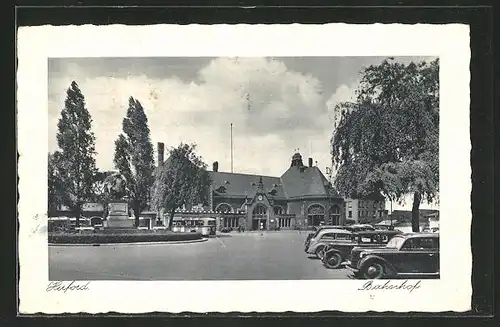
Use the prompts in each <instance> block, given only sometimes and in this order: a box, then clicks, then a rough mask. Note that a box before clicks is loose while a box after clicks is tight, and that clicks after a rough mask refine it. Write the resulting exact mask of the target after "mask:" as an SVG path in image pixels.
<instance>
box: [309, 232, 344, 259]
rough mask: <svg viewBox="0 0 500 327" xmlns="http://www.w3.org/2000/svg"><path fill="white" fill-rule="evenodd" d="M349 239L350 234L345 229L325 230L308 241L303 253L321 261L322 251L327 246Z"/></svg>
mask: <svg viewBox="0 0 500 327" xmlns="http://www.w3.org/2000/svg"><path fill="white" fill-rule="evenodd" d="M351 237H352V233H351V232H349V231H346V230H345V229H330V228H326V229H323V230H321V231H320V232H319V233H318V235H316V236H315V237H313V238H311V239H310V242H309V244H308V245H307V246H306V248H305V252H306V253H307V254H314V255H316V257H317V258H319V259H322V258H323V254H324V250H325V248H326V246H327V245H328V244H331V243H335V242H343V241H346V240H350V239H351Z"/></svg>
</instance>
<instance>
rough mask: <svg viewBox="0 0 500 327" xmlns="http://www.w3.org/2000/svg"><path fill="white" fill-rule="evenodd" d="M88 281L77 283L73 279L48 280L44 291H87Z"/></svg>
mask: <svg viewBox="0 0 500 327" xmlns="http://www.w3.org/2000/svg"><path fill="white" fill-rule="evenodd" d="M89 284H90V282H86V283H77V282H75V281H72V282H49V285H48V286H47V289H46V291H47V292H62V293H66V292H67V291H88V290H89Z"/></svg>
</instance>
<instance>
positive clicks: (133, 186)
mask: <svg viewBox="0 0 500 327" xmlns="http://www.w3.org/2000/svg"><path fill="white" fill-rule="evenodd" d="M122 127H123V133H122V134H120V135H119V136H118V139H117V140H116V141H115V155H114V163H115V166H116V168H117V169H118V171H119V172H120V174H121V175H122V176H123V177H124V179H125V181H126V184H127V196H128V197H129V200H130V203H131V205H132V209H133V210H134V216H135V226H136V227H137V226H139V215H140V213H141V211H142V210H144V209H145V208H146V207H147V206H148V202H149V195H150V191H151V186H152V184H153V171H154V158H153V144H152V143H151V139H150V135H149V134H150V133H149V127H148V118H147V117H146V114H145V113H144V108H143V107H142V105H141V103H140V102H139V101H137V100H135V99H134V98H133V97H130V98H129V107H128V110H127V115H126V117H125V118H124V119H123V125H122Z"/></svg>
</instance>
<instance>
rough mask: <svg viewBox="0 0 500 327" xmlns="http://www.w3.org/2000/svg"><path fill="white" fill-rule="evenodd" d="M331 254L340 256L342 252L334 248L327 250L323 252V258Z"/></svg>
mask: <svg viewBox="0 0 500 327" xmlns="http://www.w3.org/2000/svg"><path fill="white" fill-rule="evenodd" d="M331 253H339V254H340V255H342V251H340V250H339V249H336V248H329V249H328V251H326V252H325V256H326V255H327V254H331Z"/></svg>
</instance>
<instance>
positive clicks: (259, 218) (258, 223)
mask: <svg viewBox="0 0 500 327" xmlns="http://www.w3.org/2000/svg"><path fill="white" fill-rule="evenodd" d="M261 228H262V229H267V208H266V206H264V205H262V204H258V205H257V206H255V208H254V209H253V211H252V230H260V229H261Z"/></svg>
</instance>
